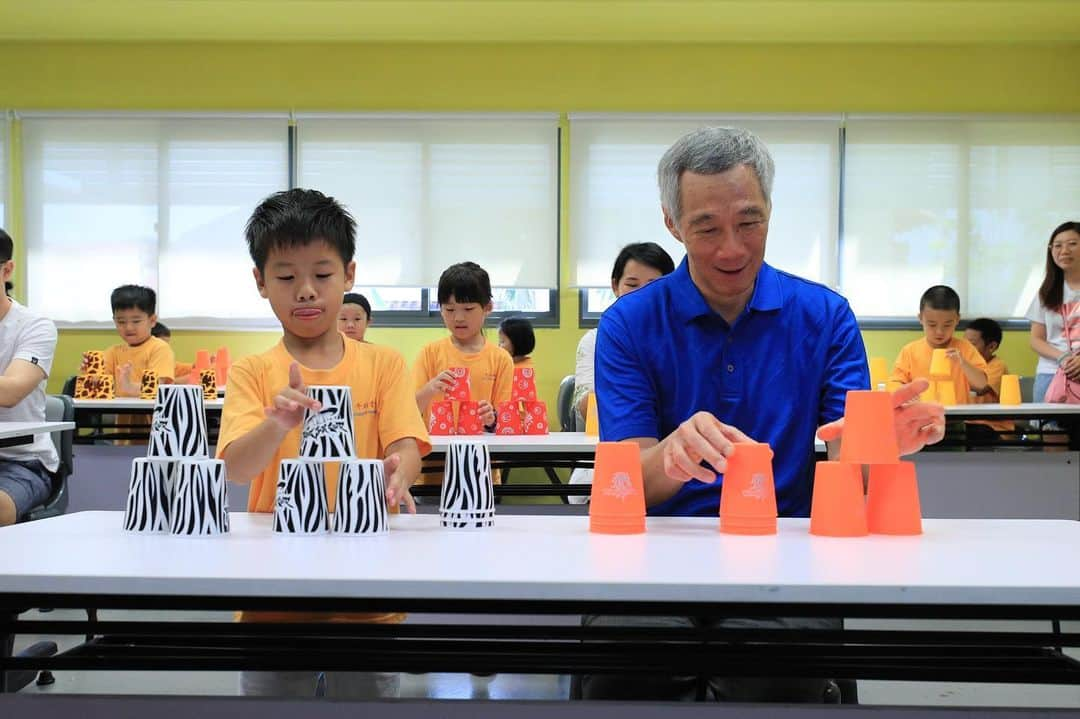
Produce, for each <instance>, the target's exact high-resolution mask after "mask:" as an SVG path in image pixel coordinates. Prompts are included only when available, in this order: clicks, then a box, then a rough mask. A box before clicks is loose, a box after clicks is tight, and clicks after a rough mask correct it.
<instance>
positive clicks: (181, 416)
mask: <svg viewBox="0 0 1080 719" xmlns="http://www.w3.org/2000/svg"><path fill="white" fill-rule="evenodd" d="M146 455H147V456H148V457H168V458H172V459H179V458H181V457H198V458H205V457H209V456H210V453H209V445H208V444H207V441H206V409H205V408H204V406H203V396H202V387H199V386H196V385H189V384H159V385H158V389H157V401H156V402H155V403H154V422H153V425H152V426H151V428H150V444H149V446H148V447H147V450H146Z"/></svg>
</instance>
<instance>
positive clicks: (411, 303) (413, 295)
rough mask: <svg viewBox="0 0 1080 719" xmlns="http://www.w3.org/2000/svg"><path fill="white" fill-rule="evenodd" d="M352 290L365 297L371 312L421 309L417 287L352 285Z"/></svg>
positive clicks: (417, 310)
mask: <svg viewBox="0 0 1080 719" xmlns="http://www.w3.org/2000/svg"><path fill="white" fill-rule="evenodd" d="M352 291H353V292H359V293H360V294H362V295H363V296H364V297H366V298H367V301H368V302H370V303H371V311H372V312H391V311H394V310H398V311H401V310H405V311H408V312H419V311H420V310H421V309H422V307H421V300H420V288H419V287H354V288H353V290H352Z"/></svg>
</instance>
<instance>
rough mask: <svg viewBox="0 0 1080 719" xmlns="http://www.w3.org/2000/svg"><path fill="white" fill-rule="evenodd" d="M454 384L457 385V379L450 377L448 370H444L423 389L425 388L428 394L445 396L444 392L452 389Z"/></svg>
mask: <svg viewBox="0 0 1080 719" xmlns="http://www.w3.org/2000/svg"><path fill="white" fill-rule="evenodd" d="M455 384H457V377H455V376H454V375H452V374H451V373H450V370H448V369H444V370H443V371H442V372H440V373H439V374H437V375H435V377H434V378H432V380H431V381H430V382H428V383H427V384H426V385H425V387H427V389H428V392H430V393H431V394H432V395H435V394H438V393H443V394H446V392H448V391H450V390H451V389H453V388H454V385H455Z"/></svg>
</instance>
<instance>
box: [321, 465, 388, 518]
mask: <svg viewBox="0 0 1080 719" xmlns="http://www.w3.org/2000/svg"><path fill="white" fill-rule="evenodd" d="M389 531H390V521H389V518H388V517H387V509H386V481H385V478H384V476H383V463H382V460H378V459H374V460H372V459H351V460H347V461H345V462H342V463H341V474H340V476H339V477H338V486H337V504H336V506H335V507H334V532H337V533H340V534H386V533H387V532H389Z"/></svg>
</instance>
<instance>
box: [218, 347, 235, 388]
mask: <svg viewBox="0 0 1080 719" xmlns="http://www.w3.org/2000/svg"><path fill="white" fill-rule="evenodd" d="M231 366H232V359H231V358H230V356H229V348H228V347H218V351H217V353H216V354H215V355H214V369H215V370H217V381H218V385H219V386H224V385H227V384H228V383H229V367H231Z"/></svg>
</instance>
